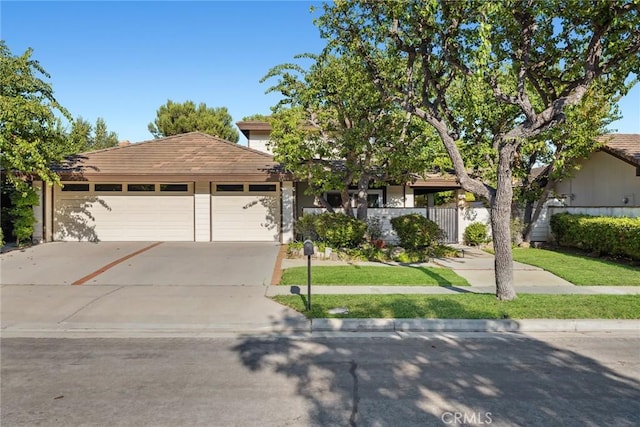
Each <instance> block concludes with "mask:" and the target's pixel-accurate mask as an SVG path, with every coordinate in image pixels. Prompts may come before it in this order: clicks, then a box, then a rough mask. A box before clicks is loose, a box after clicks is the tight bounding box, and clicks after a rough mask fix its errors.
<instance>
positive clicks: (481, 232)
mask: <svg viewBox="0 0 640 427" xmlns="http://www.w3.org/2000/svg"><path fill="white" fill-rule="evenodd" d="M463 240H464V244H465V245H470V246H479V245H481V244H482V243H485V242H486V241H487V226H486V225H485V224H483V223H481V222H472V223H471V224H469V225H468V226H467V228H465V230H464V234H463Z"/></svg>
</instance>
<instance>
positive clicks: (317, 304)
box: [273, 293, 640, 319]
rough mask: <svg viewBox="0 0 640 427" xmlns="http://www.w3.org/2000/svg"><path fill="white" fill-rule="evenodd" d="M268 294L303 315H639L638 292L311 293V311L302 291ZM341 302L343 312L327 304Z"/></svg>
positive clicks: (484, 317) (637, 316)
mask: <svg viewBox="0 0 640 427" xmlns="http://www.w3.org/2000/svg"><path fill="white" fill-rule="evenodd" d="M273 299H274V300H275V301H277V302H279V303H280V304H283V305H286V306H288V307H291V308H293V309H294V310H297V311H299V312H301V313H304V314H305V315H306V316H307V317H309V318H325V317H337V318H396V319H397V318H409V319H414V318H418V319H505V318H508V319H639V318H640V295H533V294H522V295H519V296H518V298H517V299H516V300H515V301H509V302H505V301H498V300H497V299H496V297H495V296H494V295H489V294H471V293H468V294H459V295H312V301H311V302H312V306H311V312H310V313H309V312H306V310H305V296H303V295H286V296H284V295H280V296H275V297H273ZM337 307H346V308H347V309H348V310H349V313H348V314H346V315H333V314H329V313H328V310H330V309H332V308H337Z"/></svg>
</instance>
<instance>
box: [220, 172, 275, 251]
mask: <svg viewBox="0 0 640 427" xmlns="http://www.w3.org/2000/svg"><path fill="white" fill-rule="evenodd" d="M212 190H213V194H212V195H211V239H212V240H213V241H260V242H279V241H280V226H279V224H280V198H279V192H278V190H279V188H278V184H218V183H214V184H213V185H212Z"/></svg>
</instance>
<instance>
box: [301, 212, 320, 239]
mask: <svg viewBox="0 0 640 427" xmlns="http://www.w3.org/2000/svg"><path fill="white" fill-rule="evenodd" d="M317 219H318V215H309V214H307V215H303V216H302V218H298V219H297V221H296V227H295V228H296V236H298V239H300V240H306V239H309V240H313V241H316V240H318V233H317V231H316V220H317Z"/></svg>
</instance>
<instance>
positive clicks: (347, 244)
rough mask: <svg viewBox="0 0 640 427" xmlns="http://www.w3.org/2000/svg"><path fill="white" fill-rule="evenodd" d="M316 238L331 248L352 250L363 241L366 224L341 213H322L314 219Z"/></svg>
mask: <svg viewBox="0 0 640 427" xmlns="http://www.w3.org/2000/svg"><path fill="white" fill-rule="evenodd" d="M315 227H316V233H317V234H318V238H319V239H320V240H321V241H323V242H325V243H326V244H327V245H329V246H330V247H332V248H352V247H356V246H358V245H359V244H360V243H361V242H362V241H363V239H364V235H365V233H366V231H367V223H366V222H364V221H360V220H358V219H356V218H354V217H352V216H349V215H344V214H341V213H323V214H320V215H317V217H316V218H315Z"/></svg>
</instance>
